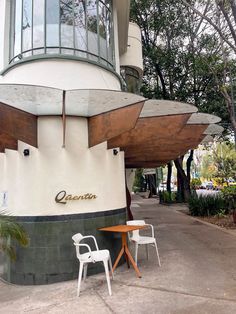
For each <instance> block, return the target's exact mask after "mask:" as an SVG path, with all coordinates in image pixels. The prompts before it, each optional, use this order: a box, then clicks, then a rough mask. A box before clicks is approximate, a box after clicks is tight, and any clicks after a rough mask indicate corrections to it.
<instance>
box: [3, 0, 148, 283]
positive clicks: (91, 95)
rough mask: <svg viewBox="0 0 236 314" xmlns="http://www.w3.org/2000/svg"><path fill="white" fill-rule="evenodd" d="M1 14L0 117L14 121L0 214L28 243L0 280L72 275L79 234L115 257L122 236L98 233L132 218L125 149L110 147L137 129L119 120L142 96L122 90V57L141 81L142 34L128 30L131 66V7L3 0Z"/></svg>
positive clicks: (7, 134)
mask: <svg viewBox="0 0 236 314" xmlns="http://www.w3.org/2000/svg"><path fill="white" fill-rule="evenodd" d="M0 12H1V13H0V14H1V19H0V20H1V22H0V23H1V25H0V34H1V35H0V36H1V38H0V70H1V76H0V93H1V96H0V101H1V109H0V110H1V121H3V120H4V121H7V122H8V125H6V126H4V123H3V124H1V154H0V169H1V170H0V172H1V180H0V191H1V196H2V197H1V208H2V209H5V210H6V211H7V212H9V213H10V214H11V215H14V216H16V218H17V220H18V221H19V222H20V223H21V224H23V225H24V227H25V229H26V231H27V232H28V234H29V237H30V244H29V247H27V248H18V247H17V248H16V250H17V261H16V263H11V262H10V261H6V265H5V266H6V267H5V271H4V278H5V279H6V280H8V281H10V282H14V283H21V284H42V283H50V282H55V281H60V280H67V279H71V278H75V277H76V274H77V266H78V265H77V261H76V258H75V252H74V251H75V250H74V247H73V244H72V241H71V236H72V235H73V234H74V233H76V232H81V233H82V234H94V235H95V236H96V237H97V239H98V241H99V242H100V245H101V246H103V247H107V248H110V249H111V251H112V252H114V255H115V254H116V252H117V250H118V249H119V247H117V245H118V246H119V239H118V240H117V239H115V238H114V239H108V238H107V235H105V234H102V233H101V232H100V231H98V230H97V229H98V228H99V227H103V226H105V225H109V224H110V225H113V224H119V223H124V222H125V219H126V193H125V170H124V168H125V166H124V152H121V151H119V149H118V150H117V151H118V154H114V153H113V149H107V143H106V140H107V139H108V138H109V136H110V135H109V134H113V135H112V136H114V134H115V135H118V134H120V133H122V132H123V131H124V130H127V129H129V128H130V127H132V125H133V123H134V121H133V122H130V121H128V122H125V125H124V123H123V122H122V123H123V124H122V125H120V124H119V123H118V122H117V121H119V119H120V120H122V121H123V120H124V116H125V115H126V113H125V111H126V109H125V110H124V112H122V108H123V107H125V108H127V110H128V112H129V111H131V112H133V111H134V112H137V114H139V112H140V109H141V107H140V106H141V105H140V104H139V103H140V102H141V104H142V101H143V98H142V97H141V96H136V95H131V94H128V93H125V92H122V89H124V88H125V84H124V80H123V78H122V76H121V74H120V61H121V60H122V66H123V71H125V70H126V66H127V68H129V69H132V66H133V65H134V66H135V68H134V70H135V71H137V70H138V73H140V75H141V72H142V54H141V53H142V50H141V42H140V30H139V29H138V28H137V26H135V25H133V24H132V25H131V32H132V38H131V41H133V42H134V47H133V46H132V47H131V46H129V49H130V50H131V49H134V51H136V52H135V55H134V56H133V57H135V59H136V61H135V60H134V58H132V63H130V52H129V51H127V44H128V38H129V36H128V29H129V1H123V0H119V1H112V0H104V1H103V0H99V1H96V0H70V1H69V0H68V1H64V0H63V1H60V0H50V1H49V0H15V1H9V0H1V2H0ZM133 29H134V30H133ZM138 80H139V78H138ZM135 84H136V85H137V82H136V83H135ZM133 104H135V105H134V106H132V105H133ZM137 104H138V107H137ZM122 117H123V118H122ZM96 118H97V119H98V120H99V119H105V120H106V121H107V122H106V123H107V126H106V125H105V124H106V123H102V126H101V125H100V122H99V121H97V120H96ZM113 120H114V121H113ZM131 120H132V119H131ZM112 121H113V122H114V124H116V125H114V126H109V124H111V122H112ZM103 122H104V120H103ZM5 124H6V123H5ZM101 128H102V130H101ZM113 128H114V130H113ZM99 132H100V133H101V134H100V133H99ZM114 132H115V133H114ZM91 143H92V144H91ZM92 146H93V147H92ZM92 271H93V270H92ZM94 271H98V270H97V269H95V270H94Z"/></svg>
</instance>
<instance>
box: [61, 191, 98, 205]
mask: <svg viewBox="0 0 236 314" xmlns="http://www.w3.org/2000/svg"><path fill="white" fill-rule="evenodd" d="M96 198H97V195H94V194H91V193H86V194H84V195H72V194H66V191H65V190H63V191H60V192H59V193H57V195H56V197H55V201H56V203H60V204H66V203H67V201H79V200H93V199H96Z"/></svg>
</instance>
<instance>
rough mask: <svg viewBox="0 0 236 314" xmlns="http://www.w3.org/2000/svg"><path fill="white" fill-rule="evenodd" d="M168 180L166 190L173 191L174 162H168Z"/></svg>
mask: <svg viewBox="0 0 236 314" xmlns="http://www.w3.org/2000/svg"><path fill="white" fill-rule="evenodd" d="M167 169H168V172H167V181H166V190H167V191H168V192H169V193H171V175H172V163H171V162H168V164H167Z"/></svg>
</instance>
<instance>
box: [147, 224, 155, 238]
mask: <svg viewBox="0 0 236 314" xmlns="http://www.w3.org/2000/svg"><path fill="white" fill-rule="evenodd" d="M145 226H147V227H149V228H151V231H152V237H153V238H154V237H155V235H154V228H153V225H150V224H145Z"/></svg>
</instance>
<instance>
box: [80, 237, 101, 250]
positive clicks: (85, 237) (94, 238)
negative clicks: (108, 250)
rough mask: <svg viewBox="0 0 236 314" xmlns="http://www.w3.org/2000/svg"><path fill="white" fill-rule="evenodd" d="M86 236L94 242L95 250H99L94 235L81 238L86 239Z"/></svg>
mask: <svg viewBox="0 0 236 314" xmlns="http://www.w3.org/2000/svg"><path fill="white" fill-rule="evenodd" d="M88 238H92V239H93V241H94V244H95V247H96V250H97V251H99V248H98V244H97V240H96V238H95V237H94V236H92V235H89V236H84V237H83V239H88Z"/></svg>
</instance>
